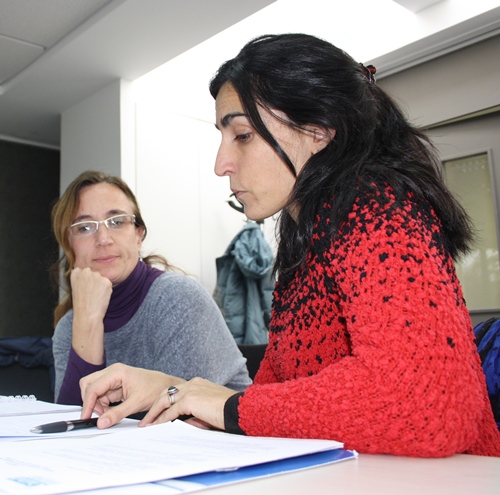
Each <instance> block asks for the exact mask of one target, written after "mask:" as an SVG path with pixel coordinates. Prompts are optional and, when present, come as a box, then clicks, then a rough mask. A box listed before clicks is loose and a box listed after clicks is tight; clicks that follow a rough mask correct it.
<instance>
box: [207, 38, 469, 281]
mask: <svg viewBox="0 0 500 495" xmlns="http://www.w3.org/2000/svg"><path fill="white" fill-rule="evenodd" d="M226 82H228V83H230V84H231V85H232V86H233V87H234V89H235V90H236V91H237V93H238V95H239V97H240V100H241V103H242V105H243V107H244V109H245V112H246V113H247V114H248V117H249V120H250V122H251V124H252V126H253V127H254V129H255V130H256V132H257V133H258V134H259V135H261V136H262V138H263V139H265V140H266V141H267V142H268V143H269V145H270V146H271V147H273V149H274V150H275V151H276V153H277V154H278V155H279V156H280V157H281V158H282V159H283V161H284V163H285V164H286V165H287V166H288V167H289V168H290V170H291V171H292V173H294V174H296V171H295V168H294V166H293V164H292V162H291V161H290V159H289V158H288V156H287V155H286V153H285V152H284V151H283V149H282V148H281V147H280V146H279V144H278V143H277V141H276V140H275V138H274V137H273V136H272V135H271V133H270V132H269V130H268V129H267V128H266V126H265V125H264V123H263V121H262V119H261V117H260V114H259V111H258V108H259V107H262V108H265V109H266V110H268V111H270V112H271V113H273V111H276V110H279V111H281V112H283V113H285V115H286V116H287V119H288V120H286V122H285V123H286V124H287V125H290V126H292V127H296V128H300V129H303V128H304V127H305V126H307V125H313V126H315V127H320V128H323V129H325V130H328V129H334V130H335V137H334V139H332V140H331V141H330V143H329V144H328V145H327V146H326V147H325V148H324V149H323V150H321V151H320V152H318V153H316V154H315V155H313V156H312V157H311V158H310V159H309V160H308V162H307V163H306V164H305V166H304V167H303V168H302V171H301V172H300V174H299V175H298V177H297V180H296V183H295V186H294V189H293V191H292V193H291V195H290V198H289V202H288V205H292V204H293V205H298V207H299V208H298V209H299V215H298V219H297V221H295V220H294V219H293V218H292V217H291V216H290V214H289V213H288V211H287V208H286V207H285V209H284V210H283V211H282V214H281V217H280V222H279V245H278V255H277V259H276V264H275V271H279V272H280V273H283V274H286V273H289V274H290V273H291V272H292V271H293V270H294V269H295V268H296V267H297V266H298V265H299V264H301V263H302V262H303V261H304V259H305V257H306V255H307V252H308V250H309V249H310V246H311V238H312V231H313V225H314V221H315V216H316V214H317V212H318V210H319V208H320V205H321V204H322V203H323V202H324V201H325V200H328V201H331V202H332V212H333V213H332V222H331V225H332V230H333V229H337V228H338V227H339V225H340V224H341V223H342V222H343V221H344V220H345V219H346V218H347V215H348V213H349V211H350V210H351V208H352V206H353V203H354V201H355V199H356V197H357V195H359V189H360V187H363V186H366V187H369V185H370V183H372V182H373V180H376V181H380V182H384V183H386V184H388V185H390V186H391V187H392V189H393V190H394V193H395V195H396V197H398V198H406V197H407V195H408V192H410V191H411V192H412V193H413V196H414V197H415V198H416V199H417V200H418V199H419V198H421V199H422V198H423V199H426V200H427V201H428V202H429V203H430V205H431V207H432V208H433V209H434V211H435V212H436V214H437V216H438V217H439V219H440V221H441V223H442V227H443V233H444V237H445V242H446V246H447V249H448V250H449V252H450V254H451V256H452V257H453V258H454V259H457V258H458V257H459V256H460V255H461V254H464V253H466V252H467V251H468V249H469V246H470V244H471V242H472V240H473V238H474V234H473V228H472V225H471V222H470V220H469V218H468V216H467V214H466V213H465V211H464V209H463V208H462V207H461V206H460V205H459V203H458V202H457V201H456V200H455V198H454V197H453V196H452V194H451V193H450V191H449V190H448V188H447V187H446V186H445V184H444V182H443V179H442V176H441V167H440V163H439V161H438V159H437V156H436V153H435V151H434V149H433V147H432V144H431V143H430V142H429V140H428V138H427V137H426V136H425V135H424V134H422V133H421V132H420V131H419V130H418V129H416V128H415V127H414V126H412V125H411V124H410V123H409V122H408V121H407V119H406V118H405V117H404V116H403V114H402V113H401V111H400V110H399V108H398V107H397V105H396V103H395V102H394V101H393V100H392V99H391V98H390V97H389V95H388V94H387V93H385V92H384V91H383V90H382V89H381V88H380V87H378V85H377V84H376V83H375V81H374V78H373V75H372V72H371V71H370V70H369V69H367V68H366V67H364V66H363V65H361V64H359V63H357V62H356V61H354V60H353V59H352V58H351V57H350V56H349V55H348V54H346V53H345V52H343V51H342V50H340V49H339V48H337V47H335V46H334V45H332V44H331V43H328V42H326V41H324V40H321V39H319V38H316V37H314V36H310V35H306V34H281V35H265V36H260V37H258V38H256V39H254V40H252V41H250V42H249V43H247V44H246V45H245V46H244V47H243V49H242V50H241V51H240V53H239V54H238V55H237V56H236V57H235V58H234V59H232V60H229V61H227V62H225V63H224V64H223V65H222V66H221V67H220V68H219V70H218V71H217V73H216V74H215V76H214V77H213V79H212V80H211V81H210V93H211V94H212V96H213V97H214V98H216V97H217V94H218V93H219V90H220V88H221V87H222V85H223V84H225V83H226Z"/></svg>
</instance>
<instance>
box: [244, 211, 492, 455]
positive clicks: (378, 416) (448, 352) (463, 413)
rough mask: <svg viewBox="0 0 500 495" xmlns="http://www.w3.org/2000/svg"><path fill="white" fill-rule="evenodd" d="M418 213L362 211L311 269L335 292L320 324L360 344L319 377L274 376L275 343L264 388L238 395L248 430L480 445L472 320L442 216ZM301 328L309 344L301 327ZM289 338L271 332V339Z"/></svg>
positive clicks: (410, 446) (348, 443)
mask: <svg viewBox="0 0 500 495" xmlns="http://www.w3.org/2000/svg"><path fill="white" fill-rule="evenodd" d="M410 210H411V208H410V209H408V210H407V211H399V212H398V213H397V214H396V213H395V212H391V214H390V215H384V214H383V213H384V212H377V211H376V208H375V210H374V207H373V205H371V207H370V208H364V209H361V210H360V211H355V212H353V214H352V215H351V224H350V227H349V229H347V228H346V229H344V231H343V232H342V233H341V235H339V236H337V237H336V240H334V241H333V242H332V245H331V247H330V249H329V250H328V252H327V254H326V260H325V261H324V262H322V263H321V266H319V267H316V270H315V275H313V276H317V277H321V276H322V275H321V274H322V273H323V272H324V273H325V280H326V281H327V282H328V283H329V284H331V287H330V289H329V290H331V291H334V292H336V293H337V294H338V299H337V300H334V299H331V300H330V306H335V311H333V310H332V308H331V307H330V309H328V308H326V309H325V311H332V313H331V315H332V317H331V319H330V323H329V324H328V326H327V327H326V328H322V329H321V330H322V331H325V335H327V334H328V332H329V333H330V336H331V335H332V334H335V333H339V332H340V331H341V330H340V328H343V330H342V331H343V332H345V333H346V334H347V335H348V337H349V340H350V345H351V352H350V353H349V355H347V356H345V357H342V358H341V359H338V360H337V361H336V362H335V363H333V364H330V365H328V366H326V367H324V368H323V369H322V370H321V371H320V372H318V373H315V374H311V376H307V374H306V375H305V376H304V375H302V376H299V377H297V378H292V379H285V380H282V381H281V382H279V381H276V382H274V383H273V382H272V376H271V372H270V369H271V366H272V363H270V362H269V351H270V349H269V348H268V352H267V354H266V362H263V370H262V372H261V373H260V374H259V375H258V376H257V379H256V384H255V385H253V386H251V387H249V388H248V389H247V391H246V392H245V393H244V395H243V396H242V397H241V398H240V399H239V408H238V413H239V425H240V427H241V428H242V429H243V430H244V431H245V432H246V433H247V434H249V435H263V436H279V437H299V438H300V437H305V438H331V439H335V440H338V441H342V442H344V445H345V447H346V448H349V449H355V450H357V451H359V452H364V453H379V454H380V453H387V454H394V455H408V456H423V457H442V456H447V455H452V454H454V453H460V452H465V451H467V449H469V448H470V447H471V446H473V444H474V442H476V441H477V439H478V432H479V428H480V426H479V425H480V424H481V422H482V417H483V415H484V414H485V390H484V379H483V380H482V379H481V376H482V373H481V370H480V363H479V359H478V356H477V352H476V349H475V346H474V342H473V334H472V331H471V323H470V318H469V315H468V312H467V310H466V308H465V305H464V302H463V299H462V294H461V289H460V286H459V284H458V281H457V280H456V275H455V271H454V268H453V264H452V261H451V259H450V258H449V257H448V256H446V254H445V253H444V251H443V248H442V242H438V240H439V236H440V232H439V228H438V225H437V223H436V222H435V220H434V221H429V219H427V220H423V219H422V218H420V216H419V215H416V214H415V212H412V211H410ZM433 218H434V217H433ZM327 292H328V290H327ZM309 298H310V302H309V307H313V306H314V305H315V304H316V302H317V301H315V300H314V298H315V295H314V294H309ZM296 317H297V315H295V314H294V315H293V321H296ZM291 326H293V324H291ZM308 331H312V330H311V329H310V328H308ZM291 333H292V332H291ZM294 333H296V334H297V335H299V338H297V341H298V340H299V339H300V340H302V342H304V341H306V340H307V339H306V337H307V333H306V331H305V330H304V329H303V328H300V327H299V324H298V323H297V324H296V327H295V330H294ZM283 338H284V337H283V336H282V335H279V334H278V335H273V341H272V342H271V341H270V344H269V346H270V347H271V346H273V345H279V340H280V339H283ZM327 338H328V335H327ZM297 345H298V344H297ZM291 349H292V346H291V345H290V346H289V347H288V348H286V349H282V350H283V353H284V352H285V351H286V350H287V351H290V350H291ZM297 355H298V354H297ZM302 358H303V361H306V356H302ZM266 370H267V371H266ZM497 450H498V447H497Z"/></svg>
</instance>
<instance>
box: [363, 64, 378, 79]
mask: <svg viewBox="0 0 500 495" xmlns="http://www.w3.org/2000/svg"><path fill="white" fill-rule="evenodd" d="M359 65H360V67H361V68H362V69H363V72H364V73H365V76H366V78H367V79H368V81H370V82H371V83H374V82H375V74H376V73H377V69H376V68H375V67H374V66H373V65H367V66H365V65H363V64H362V63H360V64H359Z"/></svg>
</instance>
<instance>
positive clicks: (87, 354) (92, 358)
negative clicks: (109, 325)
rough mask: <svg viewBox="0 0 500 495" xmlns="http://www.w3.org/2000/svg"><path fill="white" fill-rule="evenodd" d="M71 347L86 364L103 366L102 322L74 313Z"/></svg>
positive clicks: (98, 319) (80, 313)
mask: <svg viewBox="0 0 500 495" xmlns="http://www.w3.org/2000/svg"><path fill="white" fill-rule="evenodd" d="M71 345H72V348H73V349H74V351H75V352H76V353H77V354H78V356H79V357H80V358H81V359H82V360H84V361H86V362H87V363H90V364H93V365H96V366H99V365H102V364H104V322H103V320H102V319H100V318H94V319H90V318H88V317H86V316H85V315H83V314H82V312H78V313H77V311H75V312H74V316H73V331H72V339H71Z"/></svg>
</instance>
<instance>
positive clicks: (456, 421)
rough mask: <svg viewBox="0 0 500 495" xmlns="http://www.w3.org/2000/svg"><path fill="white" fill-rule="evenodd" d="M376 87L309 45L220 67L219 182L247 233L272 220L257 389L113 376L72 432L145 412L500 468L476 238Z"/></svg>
mask: <svg viewBox="0 0 500 495" xmlns="http://www.w3.org/2000/svg"><path fill="white" fill-rule="evenodd" d="M374 73H375V70H374V68H373V67H364V66H363V65H361V64H358V63H356V62H355V61H354V60H353V59H352V58H351V57H349V56H348V55H347V54H345V53H344V52H342V51H341V50H339V49H338V48H336V47H335V46H333V45H331V44H330V43H327V42H325V41H323V40H320V39H318V38H315V37H312V36H308V35H301V34H286V35H276V36H263V37H260V38H257V39H256V40H253V41H251V42H250V43H248V44H247V45H246V46H245V47H244V48H243V49H242V50H241V52H240V53H239V55H238V56H237V57H236V58H235V59H233V60H229V61H228V62H226V63H225V64H223V65H222V66H221V68H220V69H219V71H218V73H217V74H216V75H215V77H214V79H213V80H212V81H211V84H210V91H211V94H212V96H213V97H214V98H215V100H216V126H217V128H218V129H219V130H220V132H221V135H222V142H221V145H220V149H219V152H218V155H217V160H216V165H215V171H216V173H217V174H218V175H220V176H228V177H229V178H230V183H231V190H232V192H233V193H234V194H235V195H236V197H237V199H238V200H239V201H240V202H241V203H242V204H243V205H244V208H245V214H246V216H247V217H248V218H250V219H252V220H261V219H264V218H267V217H270V216H271V215H274V214H276V213H278V212H280V211H281V216H280V223H279V246H278V252H277V258H276V264H275V271H276V272H277V273H278V275H279V278H278V282H277V285H276V289H275V294H274V306H273V312H272V322H271V326H270V331H269V345H268V348H267V352H266V355H265V357H264V360H263V362H262V364H261V367H260V370H259V372H258V374H257V376H256V378H255V383H254V385H252V386H250V387H249V388H248V389H247V390H246V391H245V392H244V393H238V394H235V393H234V391H231V390H229V389H227V388H224V387H221V386H218V385H214V384H212V383H210V382H207V381H205V380H202V379H198V378H197V379H193V380H191V381H189V382H185V383H179V385H178V387H176V388H174V389H170V390H163V389H164V388H165V381H164V377H163V376H162V375H161V374H158V373H155V372H148V371H145V370H139V369H137V368H129V367H125V366H121V365H118V366H114V367H111V368H109V369H107V370H104V371H102V372H99V373H97V374H94V375H91V376H90V377H87V378H85V379H83V380H82V382H81V385H82V397H83V398H84V408H83V411H82V417H88V416H90V413H91V412H92V410H93V409H95V410H96V411H98V412H99V413H100V414H101V418H100V420H99V427H101V428H103V427H107V426H109V425H111V424H114V423H116V422H117V421H118V420H120V419H121V418H123V417H124V416H126V415H128V414H130V413H133V412H137V411H140V410H147V409H149V413H148V414H147V415H146V417H145V418H144V419H143V420H142V422H141V425H146V424H150V423H152V422H163V421H170V420H173V419H175V418H176V417H178V416H180V415H185V414H188V415H192V416H194V418H195V419H194V420H193V421H194V422H195V423H197V424H200V425H205V426H207V425H208V426H210V427H214V428H219V429H225V430H227V431H230V432H233V433H242V434H247V435H264V436H282V437H299V438H330V439H335V440H339V441H342V442H344V445H345V447H346V448H348V449H355V450H357V451H358V452H362V453H378V454H381V453H384V454H394V455H408V456H421V457H443V456H449V455H452V454H455V453H470V454H479V455H500V433H499V431H498V429H497V426H496V424H495V422H494V419H493V414H492V411H491V407H490V404H489V401H488V396H487V391H486V385H485V378H484V375H483V372H482V369H481V365H480V361H479V357H478V353H477V350H476V347H475V343H474V335H473V332H472V325H471V320H470V318H469V314H468V311H467V308H466V306H465V302H464V299H463V295H462V289H461V287H460V283H459V281H458V279H457V276H456V273H455V269H454V264H453V260H454V259H457V258H458V257H459V256H460V255H461V254H464V253H467V251H468V249H469V246H470V244H471V242H472V239H473V233H472V228H471V225H470V223H469V220H468V217H467V215H466V214H465V212H464V211H463V209H462V208H461V207H460V205H459V204H458V203H457V202H456V201H455V199H454V198H453V197H452V195H451V194H450V192H449V191H448V189H447V188H446V186H445V185H444V183H443V181H442V179H441V175H440V172H439V162H438V160H437V158H436V156H435V155H434V152H433V150H432V147H431V145H430V144H429V143H428V141H427V139H426V137H425V136H424V135H422V134H421V133H420V132H419V131H418V130H416V129H415V128H414V127H413V126H411V125H410V124H409V123H408V122H407V121H406V119H405V118H404V117H403V115H402V114H401V112H400V111H399V109H398V108H397V107H396V105H395V104H394V102H393V101H392V100H391V99H390V98H389V96H388V95H387V94H386V93H384V92H383V91H382V90H381V89H380V88H379V87H378V86H377V84H376V82H375V79H374ZM155 399H156V400H155ZM117 400H123V402H122V403H121V405H119V406H117V407H111V408H110V407H108V404H109V403H110V402H114V401H117Z"/></svg>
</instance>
